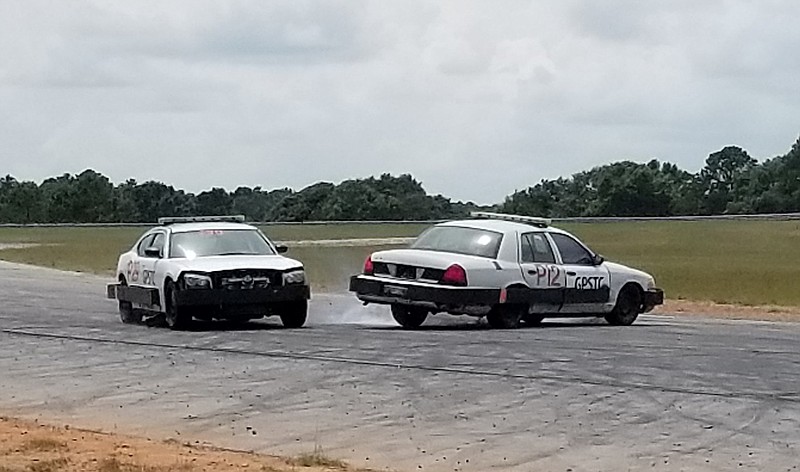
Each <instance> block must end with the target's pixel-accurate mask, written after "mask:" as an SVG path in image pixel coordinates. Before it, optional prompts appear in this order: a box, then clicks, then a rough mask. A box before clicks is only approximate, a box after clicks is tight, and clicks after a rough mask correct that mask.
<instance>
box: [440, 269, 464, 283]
mask: <svg viewBox="0 0 800 472" xmlns="http://www.w3.org/2000/svg"><path fill="white" fill-rule="evenodd" d="M439 283H442V284H447V285H459V286H466V285H467V271H466V270H464V268H463V267H461V266H460V265H458V264H453V265H451V266H450V267H448V268H447V270H445V271H444V274H443V275H442V279H441V280H440V281H439Z"/></svg>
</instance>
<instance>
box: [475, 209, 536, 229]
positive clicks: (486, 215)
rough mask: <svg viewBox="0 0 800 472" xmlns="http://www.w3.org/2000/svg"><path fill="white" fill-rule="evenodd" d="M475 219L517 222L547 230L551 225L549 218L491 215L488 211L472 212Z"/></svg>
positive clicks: (503, 214)
mask: <svg viewBox="0 0 800 472" xmlns="http://www.w3.org/2000/svg"><path fill="white" fill-rule="evenodd" d="M470 215H472V216H473V217H475V218H486V219H490V220H505V221H517V222H520V223H527V224H529V225H533V226H538V227H539V228H547V227H548V226H550V223H552V220H551V219H550V218H539V217H538V216H523V215H508V214H506V213H491V212H488V211H473V212H471V213H470Z"/></svg>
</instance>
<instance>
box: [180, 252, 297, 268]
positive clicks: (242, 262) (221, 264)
mask: <svg viewBox="0 0 800 472" xmlns="http://www.w3.org/2000/svg"><path fill="white" fill-rule="evenodd" d="M170 261H172V262H173V263H174V264H175V265H176V267H177V268H178V269H179V270H180V271H181V272H184V271H197V272H217V271H221V270H235V269H273V270H288V269H293V268H302V267H303V264H302V263H301V262H299V261H296V260H294V259H289V258H288V257H283V256H278V255H272V256H207V257H197V258H194V259H170Z"/></svg>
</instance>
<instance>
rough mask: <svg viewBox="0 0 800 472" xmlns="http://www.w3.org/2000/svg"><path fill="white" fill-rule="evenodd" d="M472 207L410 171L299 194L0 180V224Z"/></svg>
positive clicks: (405, 214) (84, 178)
mask: <svg viewBox="0 0 800 472" xmlns="http://www.w3.org/2000/svg"><path fill="white" fill-rule="evenodd" d="M474 208H475V206H474V205H472V204H464V203H461V202H452V201H451V200H450V199H448V198H445V197H443V196H441V195H433V196H432V195H428V194H427V193H426V192H425V190H424V189H423V188H422V185H421V184H420V183H419V182H418V181H417V180H415V179H414V178H413V177H411V176H410V175H408V174H403V175H400V176H392V175H389V174H383V175H381V176H380V177H379V178H375V177H369V178H366V179H354V180H345V181H344V182H342V183H340V184H338V185H334V184H332V183H328V182H320V183H317V184H314V185H311V186H309V187H306V188H304V189H302V190H300V191H294V190H292V189H289V188H280V189H274V190H264V189H262V188H261V187H255V188H250V187H239V188H237V189H236V190H234V191H232V192H228V191H226V190H225V189H222V188H218V187H215V188H212V189H211V190H207V191H204V192H201V193H198V194H197V195H195V194H192V193H188V192H185V191H183V190H180V189H175V188H174V187H173V186H171V185H166V184H164V183H161V182H155V181H148V182H144V183H137V182H136V181H135V180H133V179H130V180H127V181H126V182H124V183H121V184H119V185H114V184H113V183H112V182H111V181H110V180H109V179H108V177H106V176H104V175H102V174H100V173H98V172H95V171H94V170H91V169H88V170H85V171H83V172H81V173H80V174H77V175H71V174H64V175H61V176H59V177H53V178H49V179H46V180H45V181H43V182H42V183H41V184H40V185H37V184H36V183H34V182H30V181H23V182H20V181H18V180H17V179H15V178H14V177H12V176H10V175H6V176H5V177H3V178H0V223H115V222H130V223H152V222H155V221H156V220H157V219H158V218H159V217H161V216H198V215H229V214H243V215H245V217H246V218H247V219H248V220H249V221H360V220H419V219H422V220H436V219H447V218H453V217H457V216H462V215H465V214H467V213H468V212H469V211H470V210H471V209H474Z"/></svg>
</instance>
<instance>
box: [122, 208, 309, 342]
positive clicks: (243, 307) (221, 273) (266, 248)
mask: <svg viewBox="0 0 800 472" xmlns="http://www.w3.org/2000/svg"><path fill="white" fill-rule="evenodd" d="M243 221H244V217H243V216H241V215H236V216H226V217H215V216H210V217H188V218H160V219H159V221H158V222H159V225H160V226H158V227H155V228H153V229H151V230H149V231H147V232H146V233H144V235H142V236H141V237H140V238H139V240H138V241H136V244H134V245H133V247H132V248H131V250H130V251H128V252H126V253H124V254H122V255H121V256H120V257H119V262H118V263H117V271H116V278H117V282H116V283H113V284H109V285H108V287H107V297H108V298H115V299H117V300H119V312H120V317H121V318H122V321H123V323H138V322H141V320H142V317H143V316H145V315H148V314H150V315H158V314H162V313H163V314H164V319H165V320H166V323H167V325H168V326H169V327H171V328H173V329H180V328H183V327H186V326H187V325H188V324H189V323H190V322H191V321H192V319H193V318H198V319H202V320H211V319H234V320H249V319H255V318H261V317H264V316H271V315H277V316H280V318H281V321H282V322H283V325H284V326H285V327H288V328H298V327H301V326H303V324H304V323H305V321H306V313H307V304H308V299H309V298H310V290H309V286H308V283H307V281H306V276H305V271H304V269H303V264H301V263H300V262H298V261H296V260H293V259H289V258H288V257H284V256H282V255H281V253H284V252H286V247H285V246H276V245H275V244H274V243H273V242H272V241H270V240H269V239H268V238H267V237H266V236H264V234H263V233H262V232H261V231H259V230H258V228H256V227H254V226H250V225H247V224H243Z"/></svg>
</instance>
